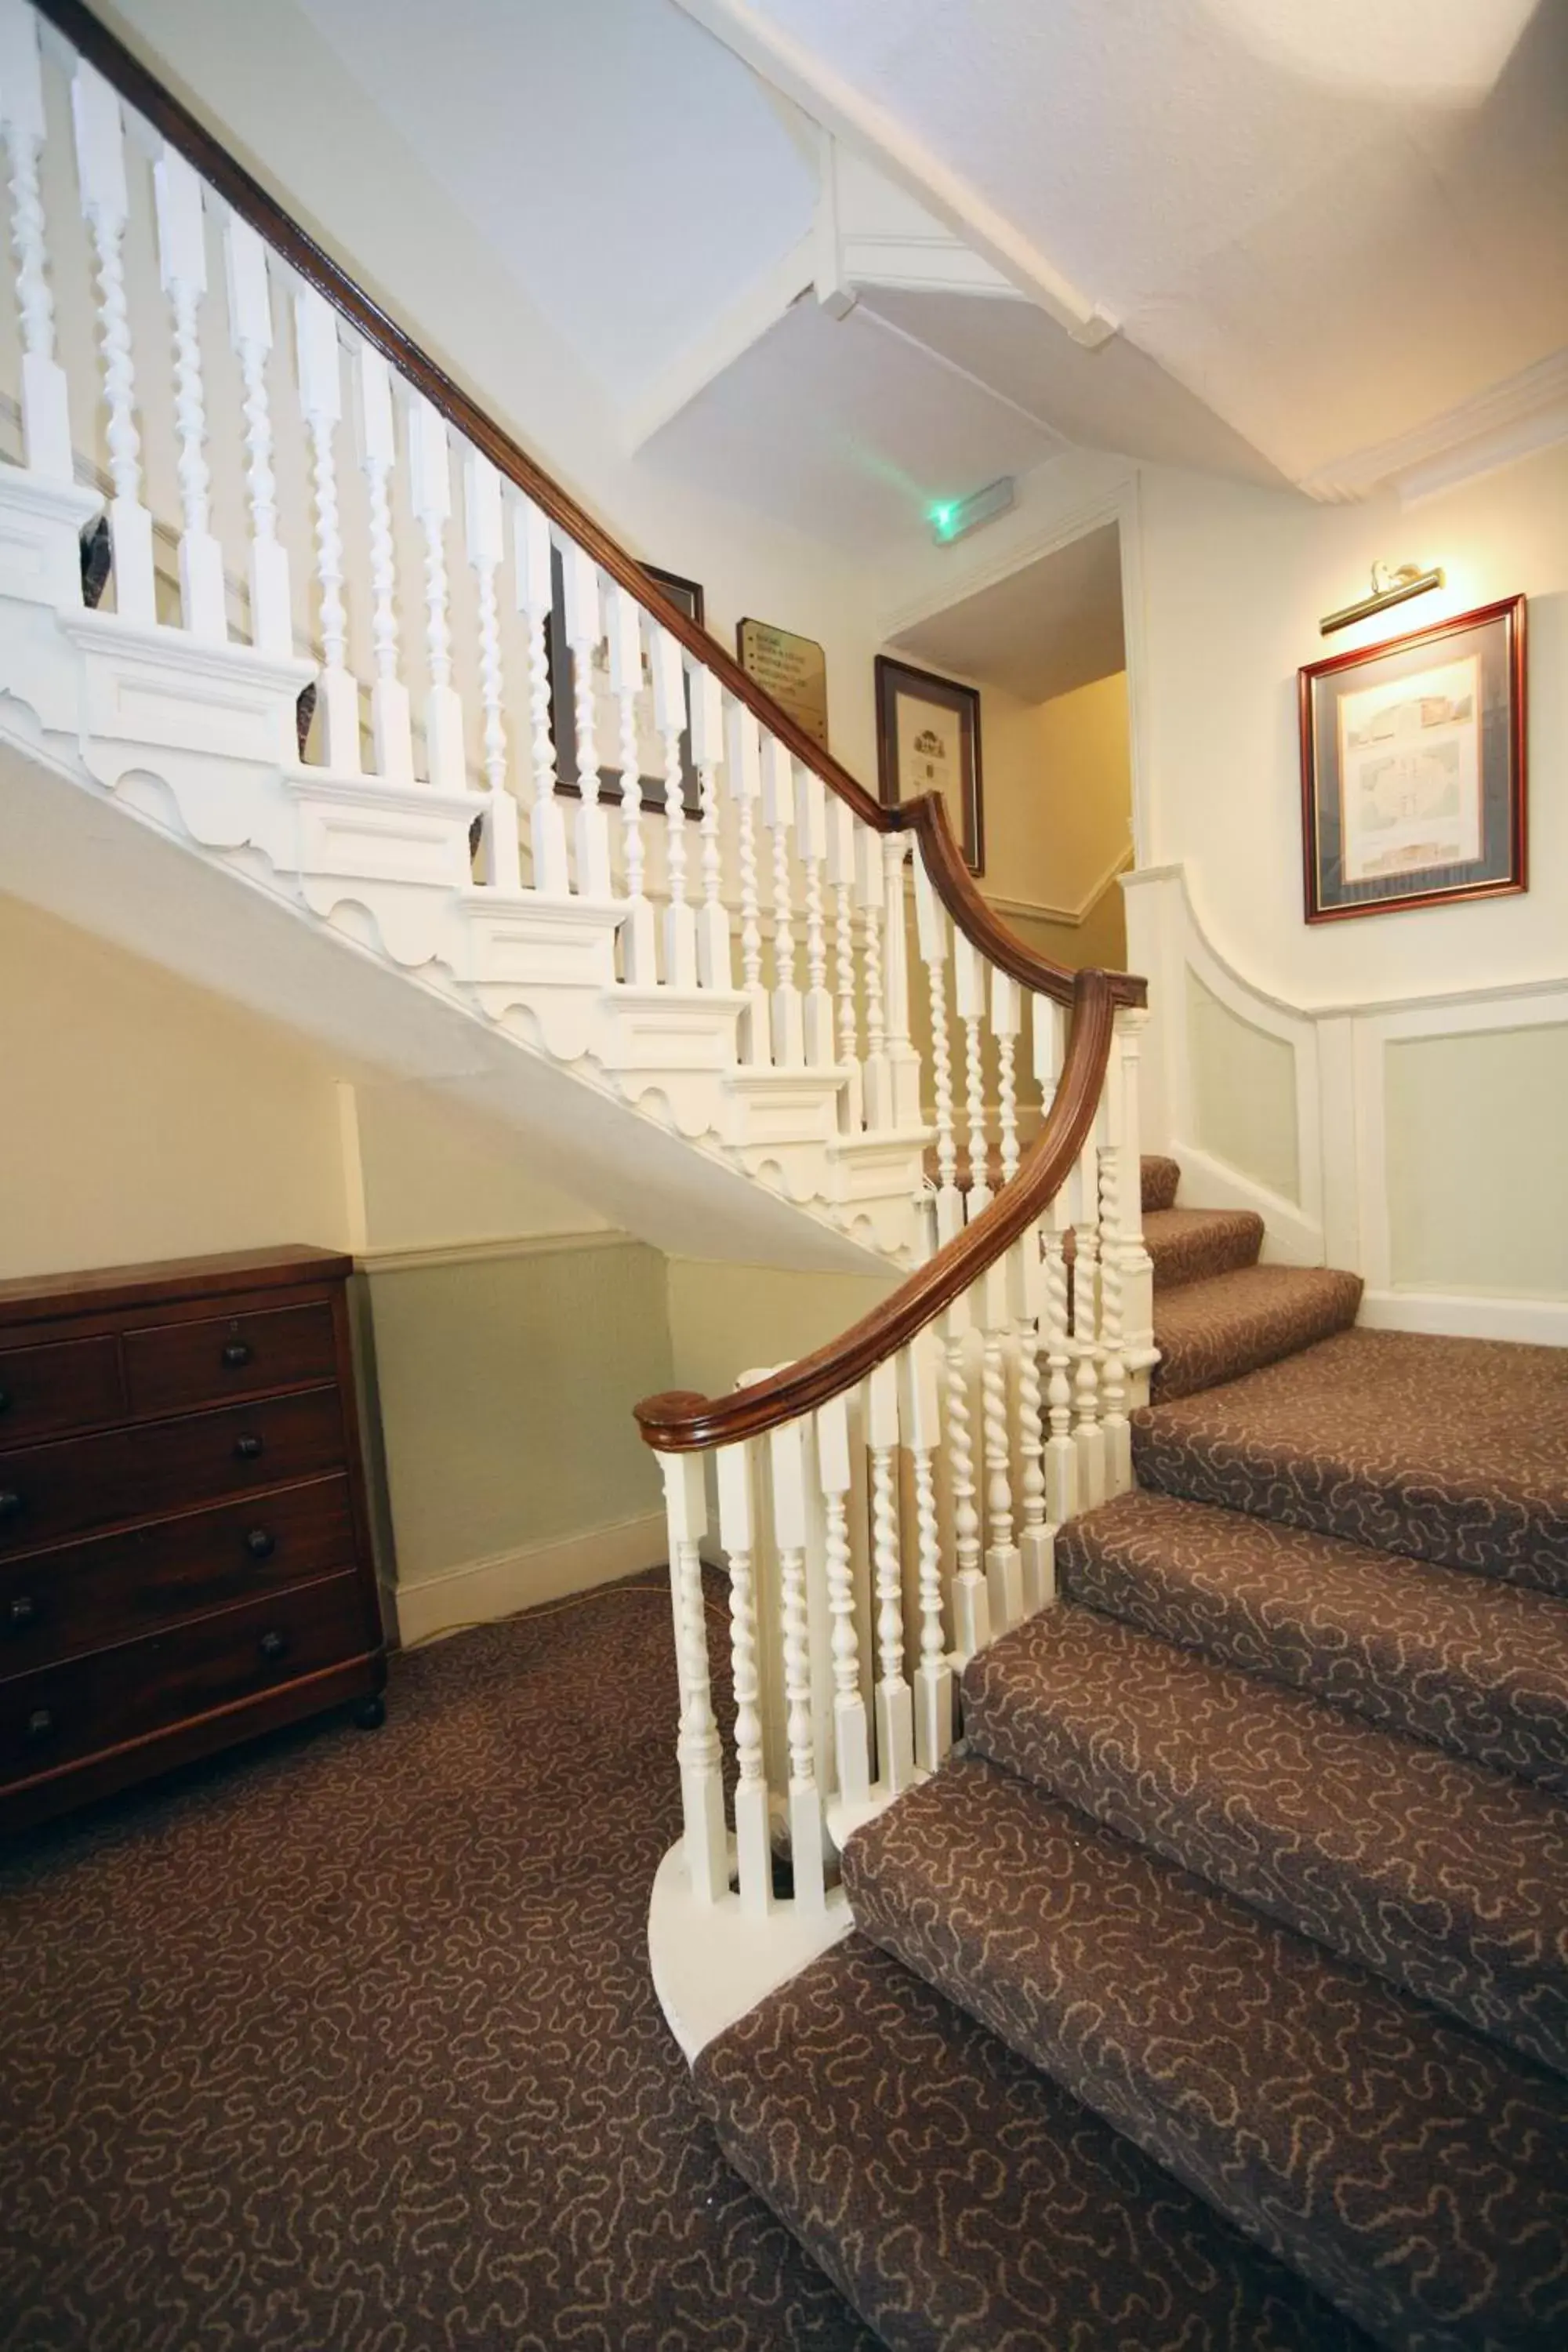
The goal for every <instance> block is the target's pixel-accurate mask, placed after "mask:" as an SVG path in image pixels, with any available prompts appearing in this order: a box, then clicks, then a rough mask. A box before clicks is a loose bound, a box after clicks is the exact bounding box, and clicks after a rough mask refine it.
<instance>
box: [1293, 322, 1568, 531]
mask: <svg viewBox="0 0 1568 2352" xmlns="http://www.w3.org/2000/svg"><path fill="white" fill-rule="evenodd" d="M1565 435H1568V351H1563V352H1552V354H1551V356H1550V357H1549V358H1547V359H1543V360H1539V361H1537V362H1536V363H1535V365H1534V366H1533V367H1527V368H1523V369H1521V372H1520V373H1519V374H1518V375H1512V376H1507V377H1505V378H1504V380H1503V381H1502V382H1501V383H1494V384H1489V386H1488V387H1487V389H1486V391H1485V392H1479V393H1477V394H1474V395H1473V396H1472V397H1471V398H1470V399H1468V400H1463V401H1460V402H1459V403H1458V405H1457V406H1455V407H1453V408H1447V409H1445V410H1444V411H1443V413H1442V414H1441V415H1438V416H1429V417H1427V418H1426V421H1425V422H1424V423H1423V424H1420V425H1415V426H1414V427H1413V428H1412V430H1411V431H1410V432H1408V433H1401V434H1396V435H1395V436H1394V438H1393V439H1392V440H1388V441H1378V442H1373V443H1372V444H1371V445H1369V446H1368V447H1366V448H1364V449H1357V450H1354V451H1352V453H1351V454H1350V455H1349V456H1348V457H1340V458H1336V459H1335V460H1334V462H1333V463H1332V464H1331V465H1327V466H1320V467H1316V468H1315V469H1314V470H1313V471H1312V472H1311V473H1310V474H1305V475H1302V476H1301V477H1300V485H1299V486H1300V488H1301V489H1303V490H1305V492H1306V493H1307V496H1308V497H1309V498H1310V499H1321V500H1323V501H1324V502H1326V503H1331V504H1332V503H1341V504H1342V503H1348V502H1349V501H1350V500H1352V499H1364V498H1368V497H1370V496H1371V494H1372V493H1373V491H1374V490H1378V489H1381V488H1383V487H1384V484H1385V483H1392V484H1393V485H1394V488H1396V489H1397V490H1398V491H1399V493H1400V496H1401V497H1402V498H1405V499H1415V498H1426V497H1429V496H1430V495H1431V494H1432V493H1433V492H1434V491H1436V490H1440V489H1448V488H1452V487H1453V486H1454V485H1455V484H1456V483H1458V482H1462V481H1465V480H1467V479H1468V478H1469V477H1470V476H1471V475H1473V474H1483V473H1488V472H1489V471H1490V470H1491V469H1492V468H1493V467H1496V466H1500V465H1507V464H1508V463H1509V462H1510V459H1512V458H1514V457H1526V456H1528V455H1529V453H1530V451H1531V450H1532V449H1538V448H1543V447H1545V446H1546V445H1547V444H1548V443H1549V442H1552V441H1554V440H1560V439H1562V438H1563V436H1565Z"/></svg>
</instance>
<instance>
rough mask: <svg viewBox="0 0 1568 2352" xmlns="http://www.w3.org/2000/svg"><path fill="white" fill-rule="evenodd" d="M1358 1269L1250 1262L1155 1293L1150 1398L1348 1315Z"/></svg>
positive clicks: (1328, 1329) (1269, 1352)
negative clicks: (1154, 1355) (1155, 1351)
mask: <svg viewBox="0 0 1568 2352" xmlns="http://www.w3.org/2000/svg"><path fill="white" fill-rule="evenodd" d="M1361 1293H1362V1283H1361V1276H1359V1275H1355V1274H1337V1273H1335V1272H1334V1271H1333V1269H1332V1268H1331V1267H1329V1266H1321V1265H1249V1266H1244V1267H1240V1268H1238V1269H1237V1271H1236V1272H1234V1273H1231V1274H1216V1275H1211V1276H1208V1277H1207V1278H1206V1279H1205V1280H1204V1281H1201V1282H1187V1283H1183V1284H1182V1285H1181V1286H1179V1287H1178V1288H1177V1289H1175V1290H1163V1291H1161V1292H1160V1293H1159V1294H1158V1295H1157V1297H1155V1300H1154V1344H1155V1346H1156V1347H1157V1348H1158V1349H1159V1350H1160V1361H1159V1363H1158V1364H1156V1366H1155V1367H1154V1376H1153V1384H1152V1397H1153V1400H1154V1402H1156V1403H1159V1402H1163V1401H1164V1400H1166V1399H1169V1398H1175V1397H1184V1396H1190V1395H1192V1394H1193V1393H1194V1391H1196V1390H1199V1389H1207V1388H1213V1387H1214V1386H1215V1384H1216V1383H1217V1382H1219V1381H1234V1380H1239V1379H1240V1378H1241V1377H1242V1375H1243V1374H1244V1373H1247V1372H1253V1371H1257V1370H1258V1368H1259V1367H1260V1366H1261V1365H1264V1364H1271V1363H1274V1362H1275V1361H1276V1360H1278V1359H1279V1357H1281V1356H1288V1355H1289V1354H1291V1353H1293V1352H1294V1351H1295V1350H1297V1349H1302V1348H1310V1347H1312V1346H1314V1345H1315V1344H1316V1342H1317V1341H1318V1340H1320V1339H1329V1338H1330V1337H1331V1336H1332V1334H1333V1333H1335V1332H1337V1331H1342V1330H1343V1329H1344V1328H1346V1326H1347V1325H1349V1324H1351V1323H1353V1322H1354V1321H1355V1318H1356V1313H1357V1310H1358V1308H1359V1307H1360V1306H1361Z"/></svg>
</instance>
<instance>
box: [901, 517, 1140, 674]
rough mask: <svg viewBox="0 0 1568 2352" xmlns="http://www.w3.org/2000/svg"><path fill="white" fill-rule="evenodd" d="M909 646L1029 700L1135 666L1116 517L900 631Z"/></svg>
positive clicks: (921, 657) (914, 654) (915, 653)
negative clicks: (1126, 628)
mask: <svg viewBox="0 0 1568 2352" xmlns="http://www.w3.org/2000/svg"><path fill="white" fill-rule="evenodd" d="M893 642H894V644H895V645H896V646H898V648H899V650H900V653H907V654H909V655H910V656H911V658H912V659H913V660H915V661H917V662H921V663H923V664H928V665H929V666H930V667H932V668H934V669H939V670H957V671H958V673H959V674H960V676H961V677H967V678H973V679H974V680H975V681H977V683H978V684H980V685H981V686H999V687H1001V688H1003V689H1004V690H1005V692H1006V693H1008V694H1013V695H1016V697H1017V698H1018V699H1019V701H1020V702H1046V701H1048V700H1049V699H1050V698H1051V697H1052V696H1053V695H1058V694H1070V693H1071V692H1072V691H1073V689H1074V688H1075V687H1079V686H1090V685H1092V684H1093V682H1094V680H1095V679H1096V678H1098V677H1110V676H1112V674H1113V673H1114V672H1115V671H1117V670H1120V669H1125V667H1127V654H1126V648H1125V646H1124V643H1123V639H1122V628H1121V542H1120V534H1119V533H1118V530H1117V527H1116V525H1115V524H1114V523H1105V524H1103V525H1102V526H1101V527H1100V529H1099V530H1091V531H1087V532H1086V533H1085V534H1084V536H1083V537H1082V538H1081V539H1075V540H1073V541H1070V542H1069V543H1068V545H1067V546H1066V547H1059V548H1057V549H1056V550H1055V551H1053V552H1052V553H1051V554H1049V555H1043V556H1041V557H1040V558H1039V560H1038V561H1037V562H1034V563H1030V564H1027V565H1026V566H1025V568H1024V569H1023V570H1022V571H1021V572H1011V573H1009V575H1008V576H1007V578H1006V579H1005V580H998V581H997V582H995V583H994V585H993V586H991V587H989V588H982V589H981V590H979V591H978V593H976V594H974V595H973V596H966V597H965V598H964V599H963V603H962V604H950V605H949V606H948V608H947V610H946V612H944V613H939V614H936V615H935V616H934V618H932V619H931V620H928V621H921V622H919V623H917V624H916V625H915V626H914V627H913V628H911V629H906V630H905V631H904V632H903V634H902V635H900V636H898V637H896V638H895V639H894V640H893Z"/></svg>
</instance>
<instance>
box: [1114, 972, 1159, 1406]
mask: <svg viewBox="0 0 1568 2352" xmlns="http://www.w3.org/2000/svg"><path fill="white" fill-rule="evenodd" d="M1148 1026H1149V1009H1148V1007H1147V1005H1142V1004H1134V1005H1130V1006H1128V1007H1126V1008H1125V1009H1124V1010H1123V1011H1121V1012H1120V1013H1118V1014H1117V1016H1116V1034H1117V1035H1118V1037H1119V1038H1120V1039H1121V1316H1122V1333H1123V1345H1124V1349H1125V1358H1124V1360H1125V1363H1126V1368H1127V1401H1128V1404H1129V1407H1130V1408H1132V1407H1135V1406H1138V1405H1142V1404H1147V1403H1148V1402H1149V1375H1150V1373H1151V1371H1152V1370H1153V1368H1154V1366H1155V1365H1156V1364H1157V1363H1158V1361H1159V1360H1160V1351H1159V1349H1157V1348H1156V1347H1155V1345H1154V1266H1153V1261H1152V1258H1151V1257H1150V1255H1149V1252H1148V1249H1147V1247H1146V1246H1145V1244H1144V1240H1143V1152H1142V1117H1141V1113H1142V1104H1141V1101H1140V1098H1139V1084H1140V1077H1139V1072H1140V1065H1141V1061H1142V1050H1143V1033H1144V1031H1145V1030H1146V1029H1147V1028H1148Z"/></svg>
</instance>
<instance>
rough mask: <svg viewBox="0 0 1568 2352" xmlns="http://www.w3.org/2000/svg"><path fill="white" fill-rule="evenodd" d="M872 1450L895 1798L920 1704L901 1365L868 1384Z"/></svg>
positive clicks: (884, 1704) (906, 1775)
mask: <svg viewBox="0 0 1568 2352" xmlns="http://www.w3.org/2000/svg"><path fill="white" fill-rule="evenodd" d="M866 1423H867V1431H866V1433H867V1441H868V1444H869V1446H870V1449H871V1563H872V1571H873V1576H874V1579H875V1591H876V1600H877V1779H878V1781H879V1785H880V1786H881V1787H882V1788H883V1789H884V1790H886V1791H887V1793H888V1794H889V1796H896V1795H897V1794H898V1792H899V1790H900V1789H907V1788H908V1787H909V1785H910V1781H911V1780H913V1779H914V1777H915V1726H914V1704H913V1697H912V1695H911V1693H910V1685H909V1683H908V1681H907V1680H906V1678H905V1675H904V1578H903V1567H902V1562H901V1560H900V1549H899V1363H898V1358H897V1357H896V1356H890V1357H889V1359H888V1360H887V1362H886V1363H885V1364H879V1365H878V1366H877V1367H876V1369H875V1370H874V1371H873V1372H872V1374H871V1377H870V1379H869V1380H868V1382H867V1383H866Z"/></svg>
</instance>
